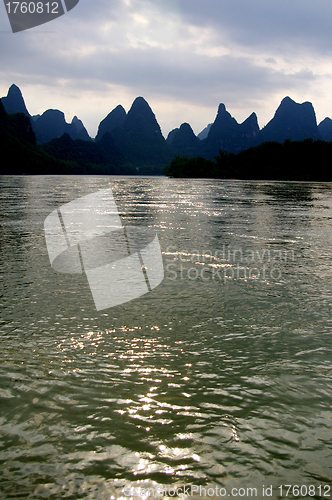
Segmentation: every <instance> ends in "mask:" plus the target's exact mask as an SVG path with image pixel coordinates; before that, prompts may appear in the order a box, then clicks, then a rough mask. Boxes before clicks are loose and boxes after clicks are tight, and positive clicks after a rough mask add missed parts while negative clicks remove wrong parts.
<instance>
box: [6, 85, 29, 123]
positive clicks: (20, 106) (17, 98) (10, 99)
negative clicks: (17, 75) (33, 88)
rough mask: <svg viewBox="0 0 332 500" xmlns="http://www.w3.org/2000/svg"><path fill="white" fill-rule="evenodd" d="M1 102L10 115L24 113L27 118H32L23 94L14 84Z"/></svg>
mask: <svg viewBox="0 0 332 500" xmlns="http://www.w3.org/2000/svg"><path fill="white" fill-rule="evenodd" d="M1 102H2V104H3V106H4V108H5V110H6V112H7V113H8V114H9V115H12V114H14V113H23V114H24V115H25V116H30V114H29V112H28V110H27V108H26V105H25V102H24V99H23V96H22V92H21V91H20V89H19V88H18V87H17V86H16V85H14V84H13V85H11V86H10V87H9V90H8V94H7V97H2V99H1Z"/></svg>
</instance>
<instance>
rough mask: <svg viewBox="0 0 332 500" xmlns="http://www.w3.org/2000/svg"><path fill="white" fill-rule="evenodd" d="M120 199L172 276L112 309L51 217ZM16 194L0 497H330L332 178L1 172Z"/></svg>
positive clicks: (5, 258)
mask: <svg viewBox="0 0 332 500" xmlns="http://www.w3.org/2000/svg"><path fill="white" fill-rule="evenodd" d="M105 188H112V190H113V194H114V198H115V200H116V203H117V207H118V210H119V212H120V214H121V217H122V221H123V223H124V224H128V225H129V224H130V225H134V226H135V225H136V226H148V227H150V228H153V229H154V230H155V231H156V232H157V234H158V237H159V242H160V246H161V250H162V256H163V263H164V272H165V277H164V280H163V281H162V282H161V284H160V285H159V286H157V287H156V288H154V289H153V290H152V291H150V292H149V293H147V294H146V295H143V296H141V297H139V298H137V299H135V300H132V301H131V302H127V303H124V304H121V305H118V306H115V307H112V308H109V309H103V310H101V311H99V312H98V311H96V308H95V306H94V303H93V300H92V296H91V292H90V288H89V286H88V282H87V279H86V276H85V275H84V274H77V275H74V274H60V273H57V272H56V271H54V270H53V269H52V267H51V265H50V262H49V258H48V253H47V248H46V244H45V235H44V220H45V218H46V217H47V215H49V214H50V213H51V212H52V211H53V210H55V209H57V208H59V207H60V206H61V205H63V204H65V203H68V202H70V201H71V200H74V199H76V198H78V197H81V196H85V195H87V194H90V193H94V192H96V191H98V190H100V189H105ZM0 199H1V203H0V234H1V239H0V244H1V251H0V272H1V290H0V291H1V323H0V346H1V347H0V354H1V356H0V405H1V407H0V492H1V496H0V498H1V499H22V498H28V499H45V498H47V499H51V500H54V499H62V498H66V499H73V500H76V499H90V500H106V499H110V498H114V499H115V498H120V497H122V498H130V497H131V496H132V497H138V498H144V499H145V498H147V497H149V498H152V497H153V496H155V497H156V498H162V497H168V498H170V497H172V496H174V495H176V494H177V495H178V496H179V497H180V498H181V497H184V496H186V495H187V496H189V495H188V491H189V490H188V489H187V490H186V489H184V487H188V488H189V487H190V488H191V489H190V494H193V495H196V496H198V497H199V496H201V497H202V498H203V497H204V498H211V497H214V498H226V497H233V498H252V497H255V498H287V497H289V498H294V497H296V498H313V497H315V498H332V439H331V438H332V410H331V395H332V387H331V379H332V324H331V323H332V321H331V320H332V272H331V248H332V245H331V244H332V185H331V184H329V183H325V184H324V183H286V182H285V183H282V182H256V181H255V182H254V181H218V180H178V179H168V178H162V177H160V178H158V177H150V178H149V177H146V178H139V177H137V178H134V177H128V178H120V177H70V176H68V177H66V176H59V177H57V176H54V177H42V176H37V177H28V176H22V177H11V176H8V177H7V176H3V177H1V178H0ZM285 485H290V486H291V488H289V487H288V486H285ZM297 487H298V488H302V489H297ZM147 488H150V490H149V491H148V492H147V491H146V489H147ZM176 488H177V489H178V490H177V491H176Z"/></svg>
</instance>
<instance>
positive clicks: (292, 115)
mask: <svg viewBox="0 0 332 500" xmlns="http://www.w3.org/2000/svg"><path fill="white" fill-rule="evenodd" d="M319 138H320V135H319V131H318V127H317V121H316V114H315V110H314V108H313V105H312V104H311V102H304V103H302V104H298V103H296V102H295V101H293V100H292V99H291V98H290V97H285V98H284V99H283V100H282V101H281V104H280V106H279V107H278V109H277V111H276V112H275V115H274V117H273V118H272V120H271V121H270V122H269V123H268V124H267V125H266V126H265V127H264V128H263V129H262V130H261V131H260V134H259V142H267V141H277V142H284V141H285V140H286V139H289V140H291V141H303V140H304V139H319Z"/></svg>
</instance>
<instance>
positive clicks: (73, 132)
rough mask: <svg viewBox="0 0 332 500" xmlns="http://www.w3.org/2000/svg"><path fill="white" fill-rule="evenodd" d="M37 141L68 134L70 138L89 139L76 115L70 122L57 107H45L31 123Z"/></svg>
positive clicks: (49, 139)
mask: <svg viewBox="0 0 332 500" xmlns="http://www.w3.org/2000/svg"><path fill="white" fill-rule="evenodd" d="M32 126H33V129H34V132H35V134H36V138H37V141H38V142H39V143H41V144H44V143H45V142H49V141H51V140H52V139H57V138H59V137H61V136H62V135H63V134H66V133H67V134H68V135H69V136H70V137H71V139H73V140H75V139H82V140H84V141H90V140H91V138H90V137H89V134H88V132H87V131H86V128H85V127H84V125H83V123H82V121H81V120H79V119H78V118H77V117H76V116H75V117H74V118H73V120H72V122H71V123H67V122H66V119H65V114H64V113H63V111H60V110H59V109H47V110H46V111H45V112H44V113H43V114H42V115H41V116H39V117H38V118H37V119H36V120H34V121H33V123H32Z"/></svg>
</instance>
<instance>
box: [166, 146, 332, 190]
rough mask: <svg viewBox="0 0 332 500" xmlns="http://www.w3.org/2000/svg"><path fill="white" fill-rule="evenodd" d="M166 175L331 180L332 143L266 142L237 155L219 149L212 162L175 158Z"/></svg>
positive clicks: (184, 157)
mask: <svg viewBox="0 0 332 500" xmlns="http://www.w3.org/2000/svg"><path fill="white" fill-rule="evenodd" d="M165 174H166V175H168V176H170V177H181V178H212V179H252V180H259V179H262V180H289V181H310V180H311V181H332V142H325V141H320V140H318V141H313V140H312V139H306V140H304V141H289V140H286V141H285V142H284V143H283V144H281V143H279V142H265V143H262V144H260V145H259V146H256V147H252V148H249V149H247V150H245V151H241V152H240V153H238V154H234V153H227V152H226V151H222V150H219V155H218V156H216V157H215V159H214V160H206V159H205V158H200V157H196V158H189V157H186V156H176V157H175V158H174V159H173V160H172V162H171V163H170V164H169V165H168V166H167V167H166V168H165Z"/></svg>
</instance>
